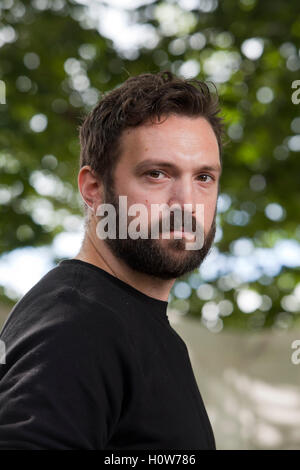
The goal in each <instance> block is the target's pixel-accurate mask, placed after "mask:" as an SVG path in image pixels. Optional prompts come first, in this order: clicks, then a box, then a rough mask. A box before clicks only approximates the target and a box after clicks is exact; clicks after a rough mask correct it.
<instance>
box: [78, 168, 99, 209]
mask: <svg viewBox="0 0 300 470" xmlns="http://www.w3.org/2000/svg"><path fill="white" fill-rule="evenodd" d="M78 188H79V191H80V194H81V197H82V199H83V200H84V202H85V204H86V205H87V206H88V207H89V208H90V210H91V211H93V212H95V213H96V210H97V207H98V206H99V204H101V203H102V202H103V195H104V192H103V183H102V181H101V179H100V178H99V176H97V175H96V174H95V173H94V172H93V170H92V169H91V167H90V166H89V165H85V166H83V167H82V168H81V169H80V171H79V173H78Z"/></svg>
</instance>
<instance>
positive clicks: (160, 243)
mask: <svg viewBox="0 0 300 470" xmlns="http://www.w3.org/2000/svg"><path fill="white" fill-rule="evenodd" d="M218 112H219V108H218V103H217V100H216V99H215V98H213V97H212V95H211V93H210V91H209V88H208V87H207V85H206V84H204V83H202V82H198V81H188V80H181V79H179V78H177V77H175V76H173V75H172V74H171V73H170V72H160V73H157V74H150V73H148V74H143V75H139V76H136V77H131V78H129V79H128V80H127V81H126V82H125V83H124V84H123V85H122V86H120V87H118V88H116V89H114V90H113V91H111V92H110V93H108V94H106V95H105V96H104V97H103V98H102V99H101V101H100V102H99V103H98V105H97V106H96V107H95V108H94V109H93V111H92V112H91V113H90V114H89V115H88V116H87V118H86V119H85V121H84V122H83V124H82V126H81V128H80V143H81V157H80V171H79V175H78V185H79V189H80V193H81V195H82V198H83V200H84V204H85V206H84V208H85V215H86V220H85V236H84V240H83V243H82V247H81V249H80V251H79V253H78V255H77V256H76V257H75V258H73V259H69V260H63V261H61V262H60V263H59V264H58V265H57V266H56V267H55V268H53V269H52V270H51V271H50V272H48V273H47V274H46V275H45V276H44V277H43V278H42V279H41V280H40V281H39V282H38V283H37V284H36V285H35V286H34V287H33V288H32V289H31V290H30V291H29V292H28V293H27V294H26V295H25V296H24V297H23V298H22V299H21V300H20V301H19V302H18V303H17V304H16V306H15V307H14V309H13V310H12V312H11V314H10V315H9V318H8V319H7V321H6V323H5V325H4V327H3V329H2V332H1V335H0V336H1V339H2V340H3V341H4V342H5V344H6V350H7V355H6V364H3V365H1V366H0V374H1V375H0V401H1V406H0V447H1V448H22V449H106V450H110V449H120V450H127V449H175V450H176V449H215V448H216V447H215V440H214V435H213V431H212V428H211V425H210V421H209V418H208V416H207V413H206V410H205V406H204V403H203V401H202V397H201V395H200V392H199V390H198V387H197V384H196V381H195V377H194V374H193V370H192V367H191V363H190V358H189V354H188V350H187V347H186V345H185V343H184V341H183V340H182V339H181V338H180V336H179V335H178V334H177V333H176V332H175V330H174V329H173V328H172V327H171V325H170V323H169V320H168V316H167V306H168V298H169V292H170V289H171V287H172V286H173V284H174V282H175V280H176V278H178V277H179V276H181V275H183V274H185V273H188V272H191V271H193V270H194V269H195V268H197V267H198V266H199V265H200V264H201V263H202V261H203V259H204V258H205V256H206V255H207V253H208V252H209V249H210V247H211V245H212V243H213V239H214V235H215V229H216V226H215V217H216V204H217V197H218V191H219V179H220V174H221V136H222V122H221V118H220V117H219V116H218ZM121 197H123V198H124V197H125V199H126V203H127V206H126V207H128V213H126V214H124V207H123V206H121V205H120V204H119V203H120V199H121ZM134 204H139V205H140V207H141V208H144V209H145V210H142V209H141V214H140V218H139V219H138V224H137V225H136V228H141V226H142V225H143V226H144V227H145V222H146V226H147V228H148V229H149V230H147V232H148V236H146V237H137V236H134V237H129V236H128V233H127V236H125V237H123V236H120V232H119V230H118V229H120V225H121V224H123V225H124V220H125V224H126V228H128V229H129V226H130V224H131V223H132V222H133V221H134V218H133V213H132V212H130V208H131V207H132V206H133V205H134ZM157 204H165V207H166V206H167V207H171V206H174V205H175V210H174V211H173V212H172V211H170V212H169V216H170V220H169V221H170V230H169V231H168V230H165V228H164V227H166V226H164V225H163V223H164V221H165V220H166V216H165V214H166V212H162V214H164V215H160V213H159V215H158V216H157V215H152V212H151V209H152V208H153V207H154V206H155V205H157ZM198 206H200V207H204V218H201V221H202V225H200V227H201V228H202V231H203V238H204V243H202V244H201V246H200V247H199V246H198V248H197V249H193V250H192V249H188V248H187V245H188V242H189V243H191V242H192V241H195V238H197V237H196V235H197V233H199V232H198V231H196V232H195V231H194V230H193V229H194V228H195V226H198V227H199V224H198V222H200V217H199V213H198V212H197V207H198ZM103 207H104V208H105V209H107V208H108V209H109V208H113V209H114V211H112V212H111V214H113V215H115V216H116V217H115V220H114V221H112V222H113V226H114V224H115V226H114V228H116V229H117V230H112V233H113V235H114V234H115V233H116V234H117V235H116V236H108V237H106V236H105V234H104V232H103V230H102V229H101V226H100V225H99V224H101V223H102V222H103V221H106V222H107V226H108V225H109V223H110V222H111V218H110V219H109V218H108V219H107V220H105V213H104V212H105V211H103V210H102V209H103ZM176 208H177V209H182V212H181V214H182V215H180V217H181V216H182V219H180V222H181V220H182V224H181V223H180V226H179V228H178V224H177V225H176V223H177V222H178V219H177V222H175V215H174V214H175V213H176ZM186 208H188V211H185V209H186ZM108 209H107V210H108ZM186 212H188V213H189V215H190V216H191V220H192V225H191V226H189V227H188V224H186V220H187V219H185V218H184V214H185V213H186ZM177 213H178V212H177ZM124 216H126V217H125V219H124ZM146 216H147V218H146ZM120 217H121V218H120ZM152 223H154V225H155V224H156V228H158V232H159V236H158V238H157V237H156V238H155V237H154V238H152V237H151V235H149V233H150V228H151V227H152V225H151V226H150V224H152ZM123 228H124V226H123ZM167 229H168V227H167ZM175 229H176V230H175ZM127 232H129V230H128V231H127ZM178 232H179V235H181V238H180V236H179V237H178ZM107 233H108V232H107ZM165 233H167V235H169V237H168V238H164V237H163V235H165Z"/></svg>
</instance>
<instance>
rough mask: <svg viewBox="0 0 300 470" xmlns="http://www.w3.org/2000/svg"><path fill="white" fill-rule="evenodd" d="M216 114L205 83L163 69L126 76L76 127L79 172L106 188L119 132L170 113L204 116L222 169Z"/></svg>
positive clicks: (215, 103) (220, 122) (220, 124)
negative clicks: (89, 171) (86, 167)
mask: <svg viewBox="0 0 300 470" xmlns="http://www.w3.org/2000/svg"><path fill="white" fill-rule="evenodd" d="M213 86H214V85H213ZM214 87H215V86H214ZM215 90H216V87H215ZM219 112H220V108H219V100H218V94H217V92H216V94H215V95H213V94H212V93H211V92H210V89H209V87H208V85H207V84H206V83H205V82H203V81H200V80H196V79H181V78H178V77H177V76H175V75H174V74H173V73H172V72H170V71H166V70H165V71H162V72H158V73H144V74H141V75H137V76H134V77H129V78H128V79H127V80H126V81H125V82H124V83H123V84H122V85H120V86H118V87H117V88H114V89H113V90H111V91H109V92H107V93H106V94H104V95H103V97H102V98H101V100H100V101H99V103H98V104H97V105H96V106H95V107H94V109H93V110H92V111H91V112H90V113H89V114H88V115H87V116H86V118H85V119H84V122H83V123H82V125H81V126H79V135H80V146H81V152H80V168H81V167H83V166H84V165H89V166H90V167H91V169H92V171H93V172H94V173H95V174H96V175H98V176H100V177H101V179H102V181H103V184H104V186H105V185H107V184H108V183H109V182H111V181H112V174H113V170H114V168H115V166H116V163H117V160H118V156H119V155H120V153H121V145H120V144H121V142H120V140H121V139H120V137H121V134H122V131H123V130H124V129H126V128H129V127H137V126H140V125H142V124H144V123H146V122H147V121H149V120H151V121H152V122H154V121H155V118H157V119H158V120H160V118H161V116H162V115H166V116H169V115H171V114H176V115H184V116H189V117H201V116H202V117H204V118H205V119H206V120H207V121H208V122H209V124H210V125H211V126H212V129H213V131H214V133H215V135H216V138H217V141H218V146H219V154H220V163H221V165H222V137H223V119H222V118H221V117H220V116H219ZM85 210H86V206H85Z"/></svg>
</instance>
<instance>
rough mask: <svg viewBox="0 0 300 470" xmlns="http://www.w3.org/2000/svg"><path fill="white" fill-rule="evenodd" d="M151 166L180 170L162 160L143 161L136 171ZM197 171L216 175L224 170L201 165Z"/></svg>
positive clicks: (214, 166)
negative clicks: (210, 172)
mask: <svg viewBox="0 0 300 470" xmlns="http://www.w3.org/2000/svg"><path fill="white" fill-rule="evenodd" d="M149 166H160V167H165V168H171V169H174V170H178V167H177V165H174V163H171V162H166V161H161V160H149V159H148V160H143V161H142V162H140V163H138V164H137V165H136V167H135V171H136V172H138V171H141V170H143V169H145V168H147V167H149ZM197 171H214V172H216V173H221V171H222V168H221V166H220V165H206V164H203V165H200V166H199V167H198V168H197Z"/></svg>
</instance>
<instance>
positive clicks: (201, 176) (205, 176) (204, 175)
mask: <svg viewBox="0 0 300 470" xmlns="http://www.w3.org/2000/svg"><path fill="white" fill-rule="evenodd" d="M203 177H204V178H207V177H208V178H210V179H211V180H213V178H212V176H210V175H206V174H203V175H199V178H203ZM202 181H204V183H206V182H207V179H206V180H202Z"/></svg>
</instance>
